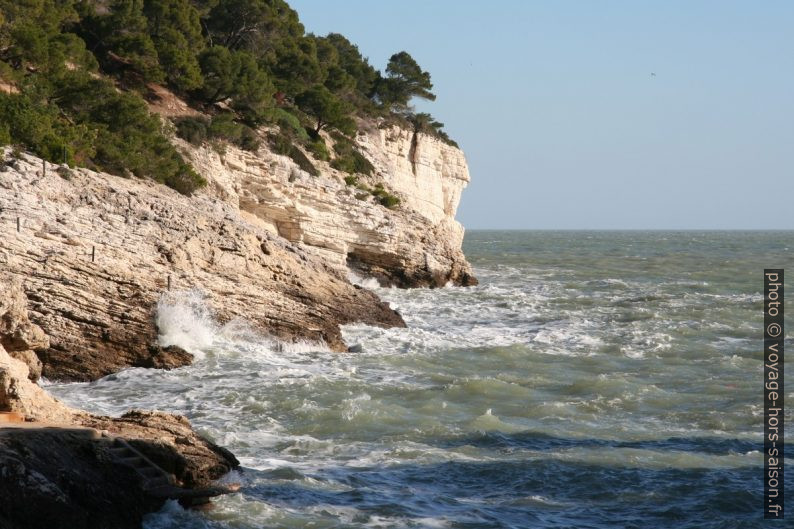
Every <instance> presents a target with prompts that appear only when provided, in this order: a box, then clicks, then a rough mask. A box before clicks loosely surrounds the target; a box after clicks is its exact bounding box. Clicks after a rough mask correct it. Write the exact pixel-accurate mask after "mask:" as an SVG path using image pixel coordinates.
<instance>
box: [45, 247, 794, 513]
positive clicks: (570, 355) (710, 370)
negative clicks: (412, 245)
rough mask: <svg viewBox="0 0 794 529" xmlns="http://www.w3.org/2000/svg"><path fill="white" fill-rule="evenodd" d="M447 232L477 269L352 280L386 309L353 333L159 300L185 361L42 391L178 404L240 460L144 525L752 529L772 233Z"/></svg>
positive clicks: (105, 403) (125, 402)
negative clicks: (189, 343) (230, 483)
mask: <svg viewBox="0 0 794 529" xmlns="http://www.w3.org/2000/svg"><path fill="white" fill-rule="evenodd" d="M468 237H469V239H468V242H467V250H468V251H467V254H468V255H469V257H470V258H471V260H472V261H473V262H474V264H475V266H476V268H477V275H478V277H480V278H481V279H482V283H481V285H480V286H477V287H474V288H443V289H435V290H430V289H418V290H402V289H390V288H380V287H375V286H374V285H372V286H371V288H373V289H374V290H375V291H376V292H377V293H378V294H379V295H380V296H381V297H383V298H384V299H385V300H386V301H388V302H389V303H391V304H392V305H399V306H400V312H401V314H402V315H403V316H404V317H405V320H406V322H407V323H408V328H400V329H380V328H371V327H367V326H363V325H351V326H348V327H346V328H345V329H344V337H345V340H346V341H347V343H348V344H360V347H359V348H357V349H359V350H360V352H357V353H334V352H330V351H328V350H327V349H323V348H320V347H317V345H316V344H294V345H293V344H278V343H277V342H275V341H274V340H269V339H266V338H262V337H261V335H260V334H261V333H257V332H253V331H252V330H251V329H250V328H247V327H246V326H245V325H244V324H242V323H241V322H237V323H236V324H234V325H229V324H226V325H222V324H220V323H218V322H216V321H213V319H212V318H211V315H212V312H211V311H210V310H209V309H208V308H207V307H206V306H203V307H202V306H201V305H200V304H199V305H198V307H196V304H195V303H186V304H185V303H182V305H181V307H180V303H167V304H165V305H166V308H165V312H173V313H174V314H180V313H187V314H188V316H187V317H186V319H187V320H190V321H192V322H194V323H196V325H199V326H201V325H204V327H203V328H204V329H205V330H209V332H210V335H211V336H212V340H211V342H210V341H205V342H204V343H211V345H210V346H209V347H208V348H206V349H205V352H206V357H205V359H204V360H203V361H200V362H196V363H195V364H194V365H192V366H188V367H185V368H181V369H178V370H173V371H160V370H145V369H129V370H125V371H123V372H121V373H118V374H116V375H113V376H112V377H106V378H105V379H102V380H99V381H96V382H92V383H90V384H72V385H69V384H54V385H51V386H50V387H49V389H51V390H52V391H53V392H54V393H56V394H57V395H58V396H59V397H61V398H63V399H64V400H66V401H67V402H69V403H79V404H80V405H81V407H84V408H89V409H91V410H92V411H100V412H103V413H111V414H119V413H121V412H123V411H124V410H126V409H128V408H130V407H142V408H152V407H158V408H160V409H164V410H165V411H172V412H176V413H181V414H184V415H186V416H187V417H188V418H189V419H190V420H191V422H192V423H193V424H194V425H195V426H196V427H197V428H198V429H199V430H200V431H202V432H204V433H206V434H207V435H209V436H210V437H211V438H212V439H214V440H215V441H216V442H218V443H220V444H222V445H224V446H225V447H227V448H229V449H230V450H231V451H232V452H233V453H234V454H235V455H236V456H237V457H238V458H239V459H240V461H241V462H242V464H243V466H244V467H245V468H244V471H243V477H244V479H241V480H239V481H241V482H242V483H243V488H242V490H241V492H240V493H239V494H235V495H231V496H228V497H224V498H221V499H219V500H217V501H216V508H215V510H214V511H210V512H208V513H187V512H184V511H182V510H181V509H179V508H178V507H177V506H175V505H171V506H170V507H167V508H166V509H164V510H163V511H162V512H161V513H159V514H158V515H155V516H153V517H150V518H149V519H147V522H146V526H147V528H150V529H154V528H157V529H166V528H168V529H176V528H179V529H204V528H213V529H230V528H232V527H240V528H242V527H246V528H247V527H327V528H332V527H334V528H342V527H344V528H348V527H352V528H369V527H379V528H387V527H388V528H403V527H428V526H438V527H461V526H466V527H494V528H507V527H585V526H587V527H615V526H622V525H625V524H624V523H621V521H625V520H634V521H635V524H636V525H642V526H647V527H672V526H676V527H686V528H693V529H694V528H695V527H702V526H703V524H702V523H699V522H702V518H701V516H702V514H703V513H704V512H708V513H709V517H710V520H712V522H713V523H712V524H711V525H713V526H714V527H722V526H727V525H730V524H734V525H736V524H739V525H742V526H743V527H750V528H755V527H758V528H760V527H762V523H763V522H762V520H760V517H759V516H758V514H759V512H758V510H759V505H760V498H761V489H760V487H758V486H756V485H755V484H758V483H760V480H759V479H758V477H759V472H760V468H761V464H762V459H761V453H760V452H759V448H758V447H759V444H758V442H759V440H760V438H761V435H760V431H761V428H760V426H761V424H762V423H761V420H762V412H763V407H762V406H761V402H760V400H759V398H758V380H759V376H760V375H759V372H760V371H759V369H760V368H761V363H760V361H759V357H758V350H759V349H758V346H759V344H758V336H759V331H760V323H759V322H758V318H757V316H758V307H759V303H760V301H761V300H760V299H759V295H758V291H759V285H758V284H757V281H756V279H757V274H754V273H752V271H753V270H754V267H755V266H756V265H757V261H756V259H755V257H754V256H756V255H762V254H763V255H767V256H770V259H774V260H775V262H780V263H781V265H782V266H786V265H787V264H788V265H792V266H794V260H793V259H792V254H791V252H790V251H789V250H785V251H784V250H782V246H781V244H780V243H781V239H780V237H781V235H780V234H763V233H753V234H749V235H748V234H735V233H731V234H720V233H705V234H703V236H702V237H698V242H697V244H694V243H690V241H689V238H690V237H689V236H687V235H686V234H665V236H664V237H660V236H659V234H658V233H643V232H632V233H607V234H600V233H596V232H589V233H587V234H585V235H582V236H580V235H577V234H571V233H569V232H566V233H553V232H543V233H519V232H515V233H499V234H494V233H474V234H469V235H468ZM791 237H792V236H791V235H786V236H785V237H784V239H785V241H782V242H785V247H787V248H791V247H794V240H792V239H791ZM628 243H631V246H629V244H628ZM624 247H625V248H629V247H630V249H631V250H630V251H631V253H630V254H629V255H627V254H625V253H620V250H616V249H619V248H624ZM204 301H205V302H206V300H204ZM191 306H192V307H193V308H192V309H191ZM649 316H652V317H649ZM180 318H181V317H176V318H174V319H175V320H176V321H177V322H178V321H180ZM184 327H188V328H190V326H189V325H187V326H183V327H182V328H183V330H182V331H181V332H182V334H188V335H189V334H190V332H189V331H184ZM174 328H175V329H177V330H178V329H180V326H179V325H174ZM166 330H168V329H166ZM170 332H171V333H173V332H174V331H173V329H171V331H170ZM164 334H169V333H165V332H164ZM787 418H789V417H787ZM791 423H792V421H789V424H791Z"/></svg>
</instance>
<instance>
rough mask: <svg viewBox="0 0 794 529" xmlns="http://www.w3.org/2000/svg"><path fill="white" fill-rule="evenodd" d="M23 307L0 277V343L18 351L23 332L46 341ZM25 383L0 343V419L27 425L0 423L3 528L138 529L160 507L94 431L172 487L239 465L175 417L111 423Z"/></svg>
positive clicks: (24, 371)
mask: <svg viewBox="0 0 794 529" xmlns="http://www.w3.org/2000/svg"><path fill="white" fill-rule="evenodd" d="M26 304H27V303H26V299H25V296H24V294H23V292H22V289H21V287H20V285H19V282H18V281H17V280H8V279H7V278H6V277H5V276H0V321H2V324H3V325H2V327H1V328H0V343H18V339H19V336H20V335H23V334H25V335H27V336H35V337H36V338H37V339H38V340H40V341H39V342H38V343H41V344H42V345H43V344H44V343H45V342H46V338H47V337H46V336H44V335H43V333H42V331H41V329H40V328H38V327H37V326H36V325H35V324H33V323H31V322H30V320H29V319H28V313H27V309H26ZM26 333H27V334H26ZM42 340H43V341H42ZM28 345H30V344H29V343H28ZM28 375H29V370H28V367H27V365H26V364H25V363H24V362H22V361H20V360H17V359H15V358H12V357H11V356H10V355H9V354H8V353H7V352H6V350H5V349H4V347H3V346H2V345H0V412H17V413H20V414H22V416H24V418H25V419H26V420H27V421H30V422H27V423H25V424H23V425H16V426H15V427H12V428H2V427H1V426H3V425H0V498H2V501H0V527H2V528H6V527H9V528H11V527H13V528H17V529H19V528H49V527H75V528H82V527H92V528H94V527H103V528H104V527H114V528H128V527H129V528H132V527H140V523H141V519H142V517H143V515H144V514H146V513H148V512H152V511H156V510H158V509H159V508H161V507H162V504H163V500H162V499H154V498H152V497H149V496H147V495H145V494H144V488H143V484H142V482H141V478H140V476H138V475H137V474H136V472H134V471H133V470H132V469H131V468H129V467H127V466H125V465H123V464H121V462H120V461H119V460H118V459H117V458H115V457H114V456H113V455H112V450H111V446H112V445H111V441H109V440H108V438H107V437H102V436H100V435H99V432H98V431H97V430H105V431H107V432H109V434H110V435H111V436H113V437H118V438H123V439H125V440H126V441H127V442H128V443H129V444H131V445H133V446H134V447H135V448H136V449H137V450H138V451H140V452H141V453H143V454H144V455H145V456H146V457H148V458H149V459H150V460H151V461H153V462H155V464H157V465H158V466H160V467H161V468H162V469H164V470H165V471H166V472H169V473H171V474H173V475H174V477H175V483H176V484H177V485H179V486H181V487H186V488H194V487H201V486H204V485H207V484H208V483H209V482H210V481H212V480H215V479H217V478H219V477H221V476H222V475H224V474H226V473H227V472H229V471H230V470H231V469H233V468H235V467H237V466H238V464H239V463H238V462H237V460H236V459H235V457H234V456H233V455H232V454H231V453H229V452H228V451H227V450H225V449H223V448H221V447H219V446H217V445H215V444H214V443H212V442H210V441H208V440H206V439H204V438H202V437H200V436H199V435H197V434H196V433H195V432H194V431H193V429H192V428H191V427H190V423H188V421H187V419H185V418H184V417H180V416H176V415H171V414H167V413H162V412H146V411H137V410H136V411H131V412H128V413H126V414H124V415H122V416H121V417H119V418H111V417H102V416H95V415H91V414H88V413H86V412H83V411H79V410H75V409H72V408H69V407H67V406H65V405H64V404H62V403H61V402H59V401H58V400H56V399H54V398H52V397H51V396H50V395H48V394H47V393H46V392H45V391H44V390H43V389H42V388H40V387H39V386H38V385H37V384H35V383H34V382H32V381H31V380H30V379H29V376H28Z"/></svg>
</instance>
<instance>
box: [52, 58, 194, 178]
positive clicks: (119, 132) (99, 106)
mask: <svg viewBox="0 0 794 529" xmlns="http://www.w3.org/2000/svg"><path fill="white" fill-rule="evenodd" d="M52 98H53V99H54V100H56V101H58V106H59V108H60V110H61V111H62V112H64V113H66V114H67V115H69V116H70V117H71V119H72V120H73V121H75V122H77V123H82V124H83V125H84V126H86V127H88V128H89V129H91V130H93V131H95V132H96V141H95V142H94V145H95V148H96V153H95V155H94V156H93V157H92V158H91V160H92V162H93V163H94V164H95V165H96V166H97V167H98V168H99V169H102V170H104V171H108V172H111V173H115V174H122V175H123V174H126V173H131V174H134V175H136V176H140V177H147V178H152V179H154V180H157V181H158V182H163V183H165V184H167V185H169V186H170V187H173V188H174V189H176V190H177V191H180V192H182V193H190V192H192V191H194V190H195V189H196V188H197V187H200V186H201V185H203V184H204V179H203V178H201V177H200V176H199V175H198V174H196V172H195V171H193V169H192V168H191V167H190V166H189V165H187V164H186V163H185V162H184V161H183V160H182V157H181V156H180V155H179V154H178V153H177V152H176V149H175V148H174V146H173V145H171V143H170V142H169V141H168V139H167V138H166V137H165V135H164V134H163V128H162V123H161V122H160V119H159V118H158V117H157V116H154V115H152V114H150V113H149V111H148V109H147V107H146V104H145V103H144V102H143V100H142V99H141V98H140V97H139V96H137V95H136V94H134V93H129V92H119V91H118V90H116V88H115V87H114V86H113V84H112V83H110V82H108V81H106V80H103V79H96V78H93V77H91V76H89V75H87V74H85V73H82V72H70V74H69V75H66V76H64V78H63V79H61V80H60V81H59V82H58V83H57V84H56V85H55V86H54V87H53V93H52Z"/></svg>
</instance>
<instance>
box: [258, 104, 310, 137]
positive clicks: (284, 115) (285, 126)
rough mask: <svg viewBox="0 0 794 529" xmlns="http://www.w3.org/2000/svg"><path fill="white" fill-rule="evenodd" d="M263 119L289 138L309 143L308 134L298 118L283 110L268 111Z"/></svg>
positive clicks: (272, 109) (273, 109)
mask: <svg viewBox="0 0 794 529" xmlns="http://www.w3.org/2000/svg"><path fill="white" fill-rule="evenodd" d="M265 119H267V121H269V122H270V123H275V124H276V125H278V126H279V128H280V129H281V130H282V132H284V133H285V134H287V135H288V136H290V137H294V138H295V139H296V140H297V141H301V142H307V141H309V134H308V133H307V132H306V129H305V128H304V127H303V125H301V121H300V118H298V116H296V115H295V114H293V113H291V112H287V110H285V109H283V108H271V109H268V111H267V113H266V116H265Z"/></svg>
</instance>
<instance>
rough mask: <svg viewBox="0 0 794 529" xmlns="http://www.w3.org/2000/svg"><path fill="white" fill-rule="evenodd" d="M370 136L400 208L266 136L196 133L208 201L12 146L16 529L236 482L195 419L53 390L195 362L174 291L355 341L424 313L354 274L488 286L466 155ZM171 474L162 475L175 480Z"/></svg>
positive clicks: (6, 499) (8, 339) (75, 523)
mask: <svg viewBox="0 0 794 529" xmlns="http://www.w3.org/2000/svg"><path fill="white" fill-rule="evenodd" d="M362 130H364V132H363V133H362V134H361V135H360V136H359V138H358V141H359V145H360V147H361V149H362V152H364V153H365V155H366V156H368V157H369V159H370V161H371V163H372V164H373V166H374V167H375V168H376V173H375V174H374V175H372V176H370V177H366V178H364V177H363V176H362V179H363V180H364V182H365V184H366V185H368V186H374V185H383V184H384V183H385V185H387V186H388V188H389V189H390V190H391V191H392V192H394V193H396V194H397V196H399V197H400V200H401V205H400V206H399V207H398V208H396V209H390V208H386V207H384V206H382V205H381V204H379V203H378V202H377V200H374V199H372V197H365V196H363V195H362V193H361V191H360V188H357V187H355V186H351V185H350V184H349V182H347V181H346V180H345V177H344V175H342V174H340V173H339V172H338V171H336V170H334V169H333V168H331V167H330V166H328V165H327V164H325V165H321V166H320V169H321V172H320V175H319V176H312V175H309V174H308V173H305V172H304V171H302V170H301V169H300V168H298V167H297V166H296V165H295V163H294V162H293V161H292V160H290V159H289V158H287V157H284V156H279V155H276V154H274V153H272V152H270V151H269V150H268V149H266V148H261V149H260V150H259V152H257V153H246V152H243V151H240V150H239V149H236V148H235V147H233V146H227V147H226V149H225V151H223V152H222V153H221V152H218V151H214V150H212V149H210V148H209V147H201V148H197V147H193V146H190V145H188V144H180V148H181V149H182V150H183V151H184V153H185V155H186V157H187V158H188V159H190V160H191V163H192V164H193V165H194V166H195V167H196V168H197V170H199V171H200V172H201V173H202V175H205V176H206V178H207V179H208V181H209V184H210V185H209V186H208V187H207V188H206V189H205V190H204V191H202V192H201V193H198V194H196V195H193V196H191V197H186V196H183V195H180V194H179V193H177V192H175V191H173V190H171V189H169V188H167V187H165V186H163V185H160V184H157V183H155V182H152V181H148V180H140V179H135V178H123V177H118V176H112V175H108V174H104V173H96V172H93V171H90V170H87V169H70V168H68V167H66V166H58V165H54V164H50V163H45V162H44V161H42V160H41V159H39V158H36V157H34V156H31V155H29V154H25V153H13V152H11V151H10V150H9V149H5V150H4V151H3V153H2V154H3V160H2V161H0V230H1V231H2V234H3V236H2V237H0V475H2V479H1V480H0V495H2V498H3V501H2V502H0V529H5V528H6V527H8V528H38V527H76V528H82V527H86V528H94V527H114V528H127V527H129V528H133V527H140V524H141V520H142V517H143V516H144V515H145V514H146V513H148V512H153V511H156V510H158V509H159V508H161V507H162V505H163V502H164V501H165V499H166V498H168V497H172V498H176V497H179V498H182V499H185V498H187V497H191V494H192V495H193V496H196V497H199V498H200V497H202V495H206V496H209V495H214V494H216V493H219V492H218V491H219V490H220V491H221V492H222V491H223V490H222V489H217V487H215V488H212V489H208V488H207V487H211V486H212V485H213V483H214V482H215V480H217V479H219V478H221V477H222V476H224V475H226V474H228V473H229V472H230V471H232V470H234V469H235V468H237V467H238V466H239V463H238V461H237V460H236V458H235V457H234V455H233V454H231V453H230V452H228V451H227V450H225V449H224V448H222V447H220V446H218V445H216V444H214V443H213V442H212V441H210V440H208V439H205V438H203V437H201V436H200V435H198V434H197V433H196V432H195V431H194V430H193V429H192V428H191V426H190V423H189V422H188V421H187V419H186V418H184V417H180V416H176V415H172V414H168V413H163V412H159V411H143V410H131V411H129V412H127V413H125V414H124V415H122V416H121V417H104V416H97V415H92V414H90V413H87V412H85V411H81V410H75V409H71V408H69V407H67V406H65V405H64V404H62V403H61V402H59V401H57V400H56V399H54V398H52V397H51V396H50V395H49V394H47V392H46V391H45V390H44V389H43V388H42V387H40V386H39V385H38V384H37V380H38V379H39V378H40V377H46V378H47V379H50V380H62V381H91V380H96V379H98V378H101V377H103V376H106V375H109V374H112V373H116V372H118V371H120V370H122V369H125V368H128V367H147V368H165V369H171V368H177V367H180V366H184V365H188V364H190V363H191V362H192V361H193V355H192V354H191V353H190V352H188V351H187V350H185V349H183V348H182V347H180V346H178V345H177V344H169V343H165V342H164V340H163V336H162V329H161V328H160V326H159V323H158V305H159V304H160V305H161V304H163V303H166V304H167V303H176V302H178V300H179V298H180V296H181V297H184V296H192V297H198V298H200V300H201V303H202V305H203V306H205V307H206V308H207V310H208V311H209V312H210V317H211V318H212V320H213V321H216V322H218V324H226V323H229V322H236V323H238V324H239V326H240V327H241V328H244V329H245V330H246V332H253V333H256V334H257V335H259V336H261V337H262V339H263V340H274V343H275V342H294V341H306V342H311V343H312V344H313V346H314V347H317V348H320V349H322V348H326V349H328V350H330V351H347V345H346V344H345V343H344V341H343V339H342V335H341V331H340V326H342V325H345V324H349V323H354V322H359V323H365V324H369V325H375V326H382V327H393V326H404V325H405V323H404V321H403V319H402V317H401V316H400V315H399V314H398V313H397V312H396V311H395V310H393V309H392V308H390V307H389V306H388V304H386V303H384V302H382V301H381V300H380V299H379V298H378V297H377V296H376V295H375V294H374V293H373V292H371V291H369V290H367V289H365V288H362V287H360V286H357V285H354V284H352V283H351V281H350V279H349V277H348V275H349V273H350V272H349V270H351V269H353V270H355V271H357V272H358V273H360V274H362V275H364V276H368V277H374V278H376V279H378V280H379V281H380V282H381V283H382V284H391V285H396V286H399V287H417V286H430V287H436V286H444V285H446V284H448V283H451V284H457V285H470V284H475V283H476V279H475V278H474V277H473V275H472V274H471V268H470V266H469V264H468V263H467V262H466V260H465V257H463V254H462V252H461V248H460V245H461V243H462V238H463V228H462V226H461V225H460V224H459V223H457V221H455V219H454V215H455V210H456V208H457V204H458V201H459V199H460V192H461V191H462V189H463V187H465V185H466V183H467V182H468V169H467V168H466V165H465V159H464V158H463V155H462V153H461V152H460V151H458V150H457V149H455V148H453V147H450V146H448V145H446V144H443V143H442V142H440V141H439V140H438V139H437V138H431V137H422V138H419V137H417V135H416V134H412V133H409V132H406V131H401V130H399V129H383V128H378V127H374V126H371V127H369V128H367V127H362ZM174 141H176V142H177V143H179V140H174ZM361 186H364V187H366V186H365V185H364V184H361ZM20 420H21V421H24V422H18V421H20ZM118 443H121V445H119V444H118ZM120 451H121V452H122V453H126V456H119V452H120ZM114 454H115V455H114ZM125 461H126V463H125ZM130 461H138V463H139V466H138V467H135V464H133V463H130ZM136 464H137V463H136ZM130 465H132V467H131V466H130ZM146 472H148V473H149V474H153V475H154V477H152V476H150V475H147V474H146ZM152 480H155V481H157V480H161V481H163V482H162V483H160V484H159V485H158V487H159V488H158V489H157V490H156V491H155V492H156V494H153V493H152ZM190 491H193V492H190ZM202 491H208V492H206V493H204V492H202Z"/></svg>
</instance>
